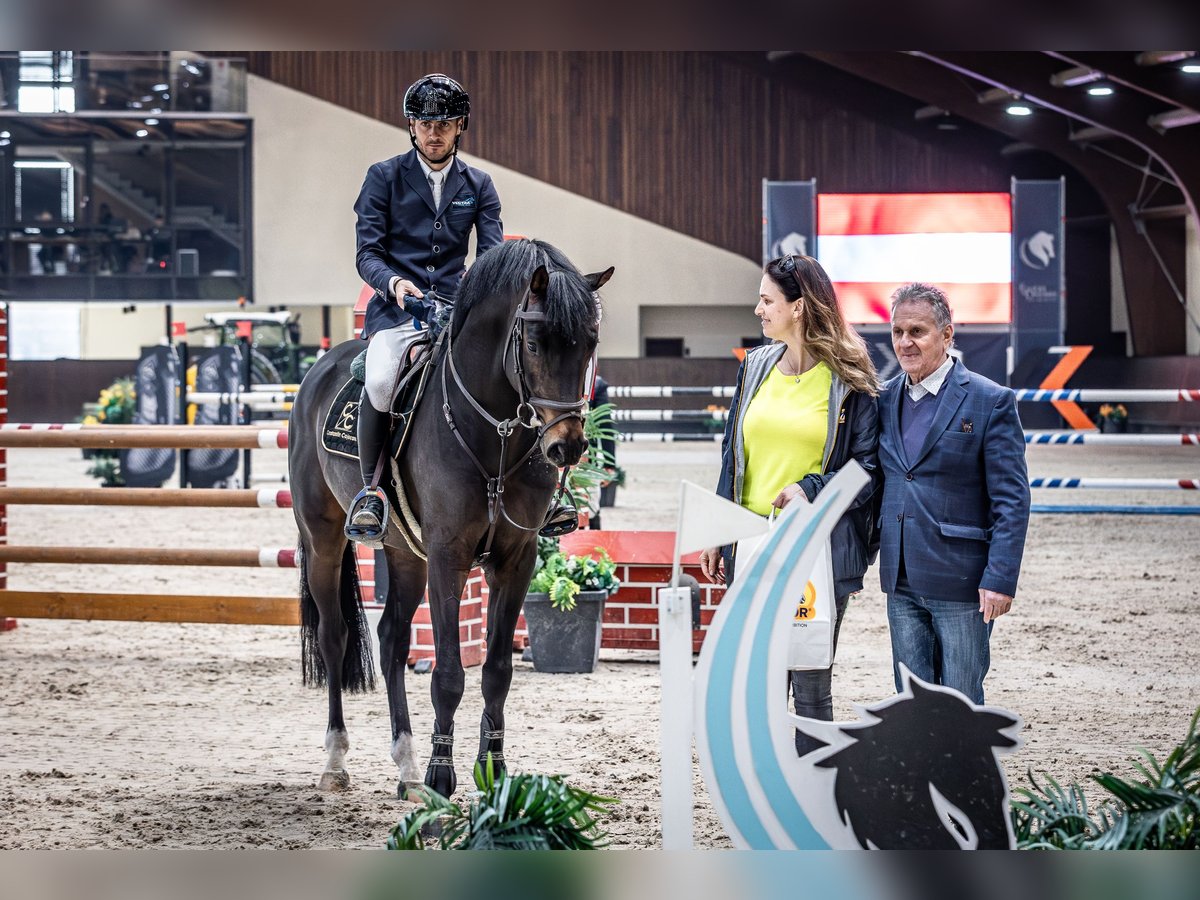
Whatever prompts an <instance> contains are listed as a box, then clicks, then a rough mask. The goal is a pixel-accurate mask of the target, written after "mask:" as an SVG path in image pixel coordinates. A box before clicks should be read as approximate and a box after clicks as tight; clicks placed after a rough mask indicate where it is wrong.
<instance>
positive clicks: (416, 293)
mask: <svg viewBox="0 0 1200 900" xmlns="http://www.w3.org/2000/svg"><path fill="white" fill-rule="evenodd" d="M470 114H471V100H470V97H469V96H468V95H467V92H466V91H465V90H464V89H463V87H462V85H460V84H459V83H458V82H457V81H455V80H454V79H453V78H450V77H448V76H446V75H439V74H430V75H426V76H424V77H423V78H419V79H417V81H415V82H414V83H413V84H412V85H411V86H410V87H409V89H408V90H407V91H405V93H404V115H405V117H406V118H407V119H408V136H409V139H410V140H411V141H412V145H413V149H412V150H410V151H408V152H407V153H403V154H401V155H399V156H395V157H392V158H391V159H389V160H385V161H383V162H378V163H375V164H374V165H373V166H371V167H370V168H369V169H368V170H367V177H366V180H365V181H364V182H363V186H362V190H361V192H360V193H359V195H358V200H357V202H355V204H354V211H355V213H356V214H357V216H358V225H357V237H358V240H357V246H358V252H357V256H356V263H357V267H358V274H359V275H360V276H362V279H363V281H365V282H366V283H367V284H369V285H370V286H371V287H373V288H374V289H375V296H373V297H372V298H371V301H370V303H369V304H368V305H367V314H366V321H365V324H364V326H363V337H364V338H367V339H369V341H370V343H369V344H368V346H367V363H366V385H365V389H364V391H363V394H364V396H363V402H362V403H360V404H359V411H358V452H359V460H360V463H361V466H362V476H363V490H362V491H361V492H359V494H358V495H357V496H356V497H355V498H354V501H353V502H352V503H351V505H350V511H349V512H348V513H347V516H346V528H345V532H346V537H348V538H350V539H351V540H354V541H363V542H366V543H371V544H377V543H378V542H380V541H382V539H383V535H384V532H385V531H386V529H387V519H388V504H387V499H386V496H385V494H384V493H383V491H382V490H381V489H380V488H379V480H380V473H381V472H382V471H383V468H384V466H385V464H386V453H387V444H388V437H389V433H390V428H391V407H392V402H393V400H394V394H395V390H396V385H397V382H398V379H399V373H400V369H401V366H402V364H403V362H404V360H405V356H406V354H407V353H408V351H409V348H410V347H411V346H412V344H413V342H414V341H415V340H416V339H417V337H418V336H419V335H420V334H421V332H422V330H423V329H424V328H425V327H428V326H429V325H430V324H431V323H433V321H434V320H435V319H436V318H437V316H438V314H439V311H438V310H437V308H436V305H435V304H434V302H433V301H432V299H431V298H426V292H434V291H436V293H437V294H439V295H442V296H445V297H451V298H452V297H453V296H454V294H455V293H456V292H457V290H458V283H459V280H460V279H461V278H462V276H463V274H464V272H465V271H466V267H465V261H466V257H467V243H468V239H469V237H470V234H471V229H472V228H474V229H475V233H476V239H477V252H478V253H483V252H484V251H486V250H489V249H491V248H492V247H494V246H496V245H497V244H499V243H500V242H501V241H503V240H504V229H503V226H502V224H501V222H500V198H499V196H498V195H497V194H496V188H495V186H494V185H493V184H492V179H491V177H490V176H489V175H488V174H487V173H486V172H482V171H480V170H479V169H476V168H474V167H473V166H468V165H467V164H466V163H464V162H463V161H462V160H460V159H458V145H459V141H460V139H461V138H462V134H463V132H465V131H466V130H467V125H468V124H469V122H470V118H471V115H470ZM577 518H578V516H577V513H576V511H575V509H574V507H571V506H566V505H561V506H557V507H556V508H554V509H552V510H551V511H550V513H548V515H547V517H546V520H545V521H544V523H543V529H542V530H543V532H544V533H545V532H549V533H551V534H561V533H565V531H570V530H573V528H571V527H568V526H570V525H573V524H574V523H575V522H576V521H577Z"/></svg>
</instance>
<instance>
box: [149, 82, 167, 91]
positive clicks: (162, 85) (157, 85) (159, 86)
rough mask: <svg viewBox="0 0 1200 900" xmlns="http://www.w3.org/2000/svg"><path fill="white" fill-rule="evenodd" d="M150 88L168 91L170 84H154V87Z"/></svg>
mask: <svg viewBox="0 0 1200 900" xmlns="http://www.w3.org/2000/svg"><path fill="white" fill-rule="evenodd" d="M150 90H152V91H168V90H170V86H169V85H165V84H156V85H155V86H154V87H152V88H150Z"/></svg>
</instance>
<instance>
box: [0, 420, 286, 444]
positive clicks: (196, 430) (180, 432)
mask: <svg viewBox="0 0 1200 900" xmlns="http://www.w3.org/2000/svg"><path fill="white" fill-rule="evenodd" d="M5 447H84V448H89V449H92V450H104V449H118V448H120V449H131V448H134V447H155V448H166V449H168V450H178V449H180V448H188V449H206V450H214V449H224V450H253V449H269V448H282V449H286V448H287V431H286V430H284V429H280V428H262V427H259V426H257V425H74V424H60V423H51V424H43V423H35V424H26V423H22V424H11V423H10V424H7V425H3V426H0V448H5Z"/></svg>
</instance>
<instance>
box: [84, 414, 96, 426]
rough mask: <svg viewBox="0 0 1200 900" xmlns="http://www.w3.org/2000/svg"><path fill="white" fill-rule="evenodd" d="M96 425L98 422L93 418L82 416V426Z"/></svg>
mask: <svg viewBox="0 0 1200 900" xmlns="http://www.w3.org/2000/svg"><path fill="white" fill-rule="evenodd" d="M98 423H99V420H98V419H97V418H96V417H95V416H84V417H83V424H84V425H96V424H98Z"/></svg>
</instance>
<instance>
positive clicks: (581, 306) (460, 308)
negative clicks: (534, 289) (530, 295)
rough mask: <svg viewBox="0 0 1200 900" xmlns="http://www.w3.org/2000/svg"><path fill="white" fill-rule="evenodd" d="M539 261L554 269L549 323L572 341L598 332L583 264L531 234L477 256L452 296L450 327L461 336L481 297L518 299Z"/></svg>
mask: <svg viewBox="0 0 1200 900" xmlns="http://www.w3.org/2000/svg"><path fill="white" fill-rule="evenodd" d="M538 266H545V267H546V270H547V271H548V272H549V273H550V286H549V288H548V290H547V296H546V304H545V309H544V312H545V314H546V327H547V328H548V329H549V330H550V331H551V332H553V333H555V334H557V335H558V336H559V337H562V338H564V339H566V340H571V341H574V340H578V339H579V338H581V337H584V336H586V335H588V334H589V333H593V334H594V332H595V329H596V326H597V322H596V302H595V299H594V298H593V297H592V292H591V290H590V289H589V288H588V285H587V282H586V281H584V279H583V276H582V275H581V274H580V273H579V270H578V269H576V268H575V266H574V265H572V264H571V261H570V260H569V259H567V257H566V255H565V254H564V253H563V252H562V251H561V250H559V249H558V248H557V247H555V246H554V245H553V244H548V243H546V242H545V241H539V240H533V239H529V238H519V239H516V240H511V241H503V242H501V243H500V244H497V245H496V246H495V247H493V248H492V249H490V250H488V251H487V252H486V253H483V254H482V255H480V257H479V258H478V259H476V260H475V264H474V265H473V266H471V268H470V269H469V270H468V271H467V274H466V275H465V276H464V277H463V280H462V284H461V285H460V286H459V289H458V297H457V299H456V300H455V301H454V320H453V324H452V326H451V329H452V330H451V333H452V334H453V335H455V336H457V335H458V332H459V331H460V330H462V325H463V323H464V322H465V321H466V319H467V316H468V314H469V313H470V312H471V310H472V309H473V308H474V307H475V306H476V305H478V304H480V303H484V302H494V301H492V300H491V299H490V298H493V297H496V296H497V295H502V296H507V297H511V298H512V302H513V304H514V305H515V304H516V302H517V301H518V300H519V299H520V297H521V296H522V295H523V294H524V293H525V288H527V287H528V286H529V279H530V278H531V277H532V275H533V272H534V270H535V269H536V268H537V267H538Z"/></svg>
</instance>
